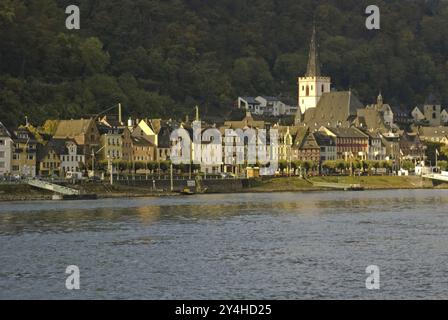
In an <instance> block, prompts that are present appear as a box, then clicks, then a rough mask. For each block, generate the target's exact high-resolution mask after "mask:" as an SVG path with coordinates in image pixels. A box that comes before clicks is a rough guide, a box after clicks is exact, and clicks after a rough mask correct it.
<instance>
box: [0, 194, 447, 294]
mask: <svg viewBox="0 0 448 320" xmlns="http://www.w3.org/2000/svg"><path fill="white" fill-rule="evenodd" d="M447 204H448V190H387V191H365V192H340V191H338V192H303V193H266V194H264V193H255V194H219V195H213V194H211V195H195V196H176V197H161V198H139V199H104V200H97V201H64V202H52V201H42V202H15V203H8V202H4V203H0V299H131V298H132V299H316V298H318V299H383V298H385V299H400V298H406V299H411V298H417V299H427V298H436V299H440V298H445V299H446V298H448V206H447ZM69 265H76V266H78V268H79V271H80V289H79V290H67V289H66V285H65V282H66V278H67V277H68V274H66V273H65V271H66V268H67V266H69ZM369 265H376V266H378V268H379V270H380V289H379V290H367V289H366V278H367V277H368V276H369V275H368V274H366V267H367V266H369Z"/></svg>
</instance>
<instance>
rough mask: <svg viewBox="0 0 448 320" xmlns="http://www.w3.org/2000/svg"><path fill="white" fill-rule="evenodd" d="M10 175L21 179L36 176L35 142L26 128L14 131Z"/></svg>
mask: <svg viewBox="0 0 448 320" xmlns="http://www.w3.org/2000/svg"><path fill="white" fill-rule="evenodd" d="M13 141H14V148H13V154H12V166H11V173H12V174H13V175H20V176H22V177H35V176H36V161H37V159H36V158H37V140H36V138H35V137H34V135H33V134H32V133H31V132H30V131H29V130H28V129H27V128H26V127H22V128H19V129H17V130H15V131H14V138H13Z"/></svg>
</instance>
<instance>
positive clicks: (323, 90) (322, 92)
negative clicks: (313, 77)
mask: <svg viewBox="0 0 448 320" xmlns="http://www.w3.org/2000/svg"><path fill="white" fill-rule="evenodd" d="M324 88H325V87H324V85H322V93H324Z"/></svg>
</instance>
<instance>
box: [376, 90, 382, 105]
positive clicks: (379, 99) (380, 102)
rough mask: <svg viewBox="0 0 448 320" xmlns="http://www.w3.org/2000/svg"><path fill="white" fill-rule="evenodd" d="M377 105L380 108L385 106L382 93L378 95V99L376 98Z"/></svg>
mask: <svg viewBox="0 0 448 320" xmlns="http://www.w3.org/2000/svg"><path fill="white" fill-rule="evenodd" d="M376 104H377V106H378V108H381V107H382V106H383V95H382V94H381V91H380V93H379V95H378V98H376Z"/></svg>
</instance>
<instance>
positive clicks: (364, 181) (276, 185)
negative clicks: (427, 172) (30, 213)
mask: <svg viewBox="0 0 448 320" xmlns="http://www.w3.org/2000/svg"><path fill="white" fill-rule="evenodd" d="M224 182H225V183H224ZM316 182H317V183H319V182H325V183H341V184H360V185H361V186H363V187H364V188H365V190H382V189H383V190H384V189H448V184H447V183H442V184H438V185H433V183H432V181H430V180H427V179H422V178H421V177H416V176H408V177H399V176H361V177H349V176H325V177H312V178H309V179H302V178H299V177H281V178H264V179H255V180H222V181H219V180H218V181H216V180H215V181H203V184H204V186H208V184H209V187H210V188H209V189H208V192H210V193H241V192H245V193H250V192H255V193H258V192H299V191H301V192H303V191H327V190H330V189H328V188H323V187H318V186H315V185H313V183H316ZM178 184H179V183H178ZM216 186H220V188H217V187H216ZM226 186H227V187H226ZM77 188H80V189H81V190H82V191H83V193H89V194H97V195H98V198H134V197H151V196H155V197H160V196H172V195H177V194H178V192H168V191H166V190H168V189H169V188H164V189H161V190H160V191H153V189H152V182H151V184H148V183H138V184H132V185H131V184H121V183H116V184H114V185H112V186H111V185H109V184H103V183H87V184H83V185H80V186H77ZM178 189H179V188H177V189H176V190H178ZM163 190H165V191H163ZM52 194H53V193H52V192H50V191H46V190H40V189H36V188H34V187H31V186H28V185H25V184H16V185H0V201H32V200H51V198H52Z"/></svg>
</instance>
